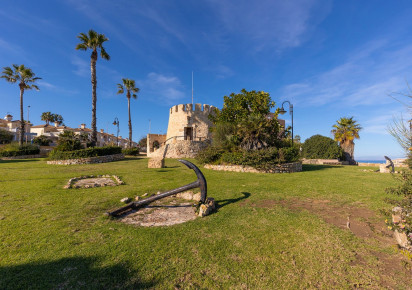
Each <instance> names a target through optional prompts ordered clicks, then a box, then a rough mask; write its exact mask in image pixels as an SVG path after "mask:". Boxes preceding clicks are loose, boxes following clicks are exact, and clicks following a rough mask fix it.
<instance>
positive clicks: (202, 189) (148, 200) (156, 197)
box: [106, 159, 207, 217]
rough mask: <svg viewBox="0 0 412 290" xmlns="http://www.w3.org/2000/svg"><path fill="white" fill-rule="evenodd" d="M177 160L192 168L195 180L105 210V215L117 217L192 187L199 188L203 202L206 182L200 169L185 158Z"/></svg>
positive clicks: (205, 193)
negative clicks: (116, 207) (112, 209)
mask: <svg viewBox="0 0 412 290" xmlns="http://www.w3.org/2000/svg"><path fill="white" fill-rule="evenodd" d="M178 161H179V162H181V163H183V164H184V165H186V166H187V167H189V168H190V169H193V170H194V172H195V173H196V176H197V180H196V181H194V182H192V183H189V184H187V185H184V186H181V187H179V188H176V189H172V190H169V191H166V192H162V193H159V194H156V195H153V196H151V197H148V198H145V199H142V200H139V201H135V202H132V203H130V204H128V205H126V206H124V207H121V208H119V209H117V210H114V211H110V212H107V213H106V215H108V216H112V217H117V216H120V215H122V214H124V213H126V212H127V211H130V210H134V209H138V208H139V207H142V206H145V205H148V204H150V203H152V202H154V201H156V200H159V199H162V198H165V197H168V196H171V195H175V194H177V193H180V192H183V191H186V190H189V189H192V188H196V187H199V188H200V202H201V203H205V201H206V197H207V183H206V179H205V177H204V175H203V173H202V172H201V171H200V169H199V168H197V166H196V165H194V164H193V163H191V162H189V161H187V160H183V159H179V160H178Z"/></svg>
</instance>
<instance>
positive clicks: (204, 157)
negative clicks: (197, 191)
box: [197, 146, 299, 170]
mask: <svg viewBox="0 0 412 290" xmlns="http://www.w3.org/2000/svg"><path fill="white" fill-rule="evenodd" d="M197 160H199V161H200V162H201V163H203V164H204V163H209V164H232V165H244V166H251V167H254V168H256V169H263V170H267V169H270V168H273V167H274V166H276V165H278V164H282V163H290V162H296V161H298V160H299V149H298V148H296V147H284V148H279V149H278V148H275V147H272V148H267V149H262V150H250V151H235V152H228V151H224V150H222V149H218V148H216V147H213V146H210V147H208V148H206V149H205V150H203V151H200V152H199V154H198V155H197Z"/></svg>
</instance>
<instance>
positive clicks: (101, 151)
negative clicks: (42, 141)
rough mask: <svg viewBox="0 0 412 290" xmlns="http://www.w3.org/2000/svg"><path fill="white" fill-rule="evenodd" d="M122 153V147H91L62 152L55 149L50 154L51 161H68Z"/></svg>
mask: <svg viewBox="0 0 412 290" xmlns="http://www.w3.org/2000/svg"><path fill="white" fill-rule="evenodd" d="M120 153H122V148H121V147H116V146H105V147H91V148H87V149H80V150H75V151H60V150H56V149H54V150H53V151H51V152H50V154H49V157H48V159H49V160H67V159H80V158H88V157H96V156H105V155H113V154H120Z"/></svg>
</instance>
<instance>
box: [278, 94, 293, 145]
mask: <svg viewBox="0 0 412 290" xmlns="http://www.w3.org/2000/svg"><path fill="white" fill-rule="evenodd" d="M285 103H289V112H290V114H291V115H292V146H293V105H292V104H291V103H290V102H289V101H284V102H283V103H282V108H280V110H279V114H281V115H283V114H285V113H286V110H285V109H284V108H283V105H284V104H285Z"/></svg>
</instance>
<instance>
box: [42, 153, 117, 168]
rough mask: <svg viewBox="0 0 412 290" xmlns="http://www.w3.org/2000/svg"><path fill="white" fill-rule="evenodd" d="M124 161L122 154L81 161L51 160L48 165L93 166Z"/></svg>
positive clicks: (81, 159) (82, 159)
mask: <svg viewBox="0 0 412 290" xmlns="http://www.w3.org/2000/svg"><path fill="white" fill-rule="evenodd" d="M122 159H124V154H123V153H120V154H113V155H106V156H97V157H88V158H79V159H67V160H50V161H47V164H55V165H73V164H92V163H106V162H112V161H118V160H122Z"/></svg>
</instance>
